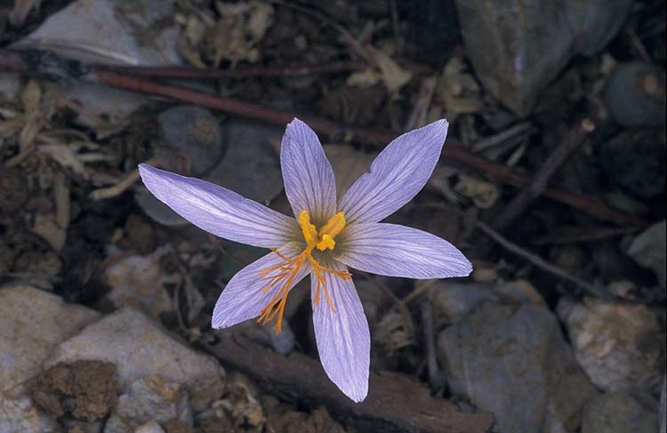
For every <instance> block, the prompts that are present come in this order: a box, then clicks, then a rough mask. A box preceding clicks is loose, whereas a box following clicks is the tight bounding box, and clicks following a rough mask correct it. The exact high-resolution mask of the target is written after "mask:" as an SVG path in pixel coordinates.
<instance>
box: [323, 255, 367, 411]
mask: <svg viewBox="0 0 667 433" xmlns="http://www.w3.org/2000/svg"><path fill="white" fill-rule="evenodd" d="M327 266H329V267H331V268H333V269H340V270H345V269H346V268H345V266H343V265H342V264H340V263H335V262H333V263H327ZM325 281H326V287H327V290H328V292H329V296H330V297H331V301H332V303H333V306H334V308H335V309H336V311H335V312H333V311H332V310H331V308H330V307H329V304H328V302H327V299H326V296H325V295H324V293H320V297H319V303H318V305H315V287H316V284H315V281H314V278H313V276H311V287H312V298H313V301H312V302H313V325H314V328H315V339H316V340H317V350H318V351H319V354H320V361H321V362H322V366H323V367H324V371H325V372H326V373H327V376H329V379H331V381H332V382H333V383H334V384H336V386H337V387H338V388H339V389H340V390H341V391H343V394H345V395H346V396H348V397H349V398H350V399H352V400H353V401H355V402H357V403H358V402H360V401H363V400H364V399H365V398H366V394H368V374H369V368H370V352H371V336H370V332H369V330H368V321H367V319H366V316H365V315H364V309H363V307H362V305H361V301H360V300H359V295H358V294H357V291H356V289H355V288H354V283H353V282H352V280H343V279H342V278H340V277H337V276H335V275H333V274H330V273H325Z"/></svg>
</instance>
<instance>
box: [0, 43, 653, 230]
mask: <svg viewBox="0 0 667 433" xmlns="http://www.w3.org/2000/svg"><path fill="white" fill-rule="evenodd" d="M86 70H87V68H86V67H85V65H82V64H80V63H75V62H71V61H64V60H60V61H59V60H58V59H57V58H54V56H53V54H50V55H48V56H45V55H41V56H40V55H39V53H35V52H29V53H24V52H15V51H8V50H0V71H11V72H19V73H22V74H25V75H31V76H40V77H46V78H47V79H51V80H61V79H65V80H72V79H77V78H79V77H80V76H81V74H82V73H83V72H85V71H86ZM94 76H95V77H96V78H97V80H98V81H99V82H101V83H103V84H106V85H109V86H113V87H117V88H120V89H125V90H132V91H136V92H141V93H146V94H149V95H156V96H163V97H166V98H170V99H175V100H178V101H183V102H188V103H192V104H196V105H200V106H203V107H207V108H211V109H214V110H220V111H225V112H228V113H232V114H236V115H239V116H243V117H248V118H251V119H258V120H262V121H264V122H268V123H272V124H277V125H285V124H286V123H288V122H290V121H291V120H292V119H293V118H294V117H296V114H294V113H288V112H282V111H278V110H273V109H270V108H266V107H262V106H260V105H257V104H252V103H248V102H243V101H238V100H234V99H231V98H226V97H222V96H216V95H210V94H205V93H201V92H196V91H193V90H188V89H184V88H181V87H176V86H171V85H164V84H159V83H154V82H151V81H148V80H142V79H139V78H134V77H132V76H128V75H124V74H119V73H115V72H110V71H97V73H96V74H95V75H94ZM299 117H301V118H302V119H303V120H304V121H306V122H307V123H308V124H309V125H310V126H311V127H312V128H313V129H314V130H315V131H317V132H318V133H320V134H324V135H327V136H329V138H331V139H332V140H339V139H354V138H359V139H362V140H365V141H367V142H370V143H375V144H377V145H379V146H380V145H383V144H386V143H389V142H390V141H391V140H393V139H394V138H395V137H396V134H393V133H387V132H385V131H377V130H372V129H363V128H354V127H351V126H345V125H341V124H338V123H336V122H332V121H329V120H326V119H322V118H317V117H312V116H299ZM442 158H443V159H446V160H449V161H454V162H457V163H459V164H462V165H464V166H466V167H468V168H470V169H472V170H475V171H478V172H481V173H483V174H485V175H486V176H488V177H489V178H491V179H493V180H495V181H498V182H503V183H507V184H511V185H515V186H521V185H525V184H527V183H529V182H530V178H529V177H528V176H525V175H522V174H519V173H516V172H514V171H513V170H512V169H510V168H509V167H506V166H504V165H503V164H499V163H496V162H492V161H489V160H487V159H484V158H480V157H478V156H475V155H473V154H471V153H469V152H467V151H466V150H465V149H463V148H461V147H458V146H457V145H456V143H452V142H451V141H450V142H449V144H448V145H447V146H445V147H444V148H443V150H442ZM543 195H544V196H546V197H549V198H551V199H553V200H556V201H559V202H561V203H564V204H566V205H568V206H570V207H572V208H575V209H579V210H581V211H583V212H586V213H588V214H590V215H593V216H595V217H597V218H599V219H602V220H606V221H611V222H613V223H615V224H618V225H620V226H640V227H643V226H647V225H649V224H650V223H649V222H647V221H644V220H642V219H641V218H637V217H635V216H632V215H628V214H625V213H622V212H618V211H615V210H613V209H610V208H609V207H607V206H605V205H603V204H602V203H600V202H598V201H596V200H593V199H590V198H587V197H584V196H581V195H577V194H573V193H570V192H567V191H563V190H558V189H546V190H544V191H543Z"/></svg>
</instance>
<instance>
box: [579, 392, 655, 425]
mask: <svg viewBox="0 0 667 433" xmlns="http://www.w3.org/2000/svg"><path fill="white" fill-rule="evenodd" d="M657 411H658V407H657V404H656V401H655V400H654V399H653V397H651V395H650V394H646V393H642V392H634V393H631V392H627V391H614V392H610V393H607V394H603V395H600V396H599V397H597V398H595V399H594V400H592V401H591V402H590V403H589V404H588V405H586V408H585V409H584V413H583V419H582V425H581V433H628V432H632V433H654V432H655V431H656V430H657V429H658V417H657Z"/></svg>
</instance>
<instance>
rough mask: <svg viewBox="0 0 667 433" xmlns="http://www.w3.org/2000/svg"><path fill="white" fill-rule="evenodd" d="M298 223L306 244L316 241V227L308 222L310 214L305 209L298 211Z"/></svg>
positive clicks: (315, 242) (312, 243)
mask: <svg viewBox="0 0 667 433" xmlns="http://www.w3.org/2000/svg"><path fill="white" fill-rule="evenodd" d="M299 225H300V226H301V231H302V232H303V238H304V239H305V240H306V244H308V246H314V245H316V244H317V242H318V240H319V239H318V236H317V229H316V228H315V225H314V224H311V222H310V214H309V213H308V211H307V210H302V211H301V212H299Z"/></svg>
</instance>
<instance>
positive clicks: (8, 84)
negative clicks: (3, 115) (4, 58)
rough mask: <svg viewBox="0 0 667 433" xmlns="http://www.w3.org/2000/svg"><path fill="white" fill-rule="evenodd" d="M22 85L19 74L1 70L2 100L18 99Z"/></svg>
mask: <svg viewBox="0 0 667 433" xmlns="http://www.w3.org/2000/svg"><path fill="white" fill-rule="evenodd" d="M22 87H23V86H22V85H21V77H20V76H19V74H14V73H10V72H0V102H16V101H18V99H19V97H20V96H21V89H22Z"/></svg>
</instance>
